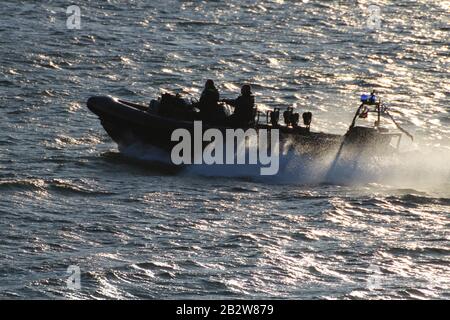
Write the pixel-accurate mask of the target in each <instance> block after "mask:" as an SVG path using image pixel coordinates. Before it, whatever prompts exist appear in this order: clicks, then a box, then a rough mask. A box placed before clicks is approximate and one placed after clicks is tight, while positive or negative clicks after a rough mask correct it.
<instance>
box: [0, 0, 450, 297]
mask: <svg viewBox="0 0 450 320" xmlns="http://www.w3.org/2000/svg"><path fill="white" fill-rule="evenodd" d="M76 3H77V4H78V5H79V7H80V9H81V29H80V30H70V29H68V28H67V26H66V19H67V14H66V8H67V6H68V5H69V4H68V2H66V1H39V2H37V1H36V2H34V1H33V2H31V1H9V0H6V1H2V5H1V6H0V16H1V17H2V18H1V19H0V45H1V46H0V110H1V112H0V117H1V118H0V130H1V134H0V203H1V206H0V214H1V219H0V297H1V298H80V299H90V298H114V299H130V298H171V299H172V298H249V299H252V298H290V299H310V298H312V299H316V298H320V299H335V298H344V299H347V298H349V299H360V298H387V299H392V298H400V299H416V298H418V299H427V298H428V299H429V298H435V299H436V298H437V299H448V298H450V247H449V228H450V220H449V218H450V167H449V166H448V163H449V161H450V139H449V138H450V129H449V123H450V115H449V110H450V104H449V95H450V94H449V92H450V80H449V73H448V70H449V69H450V66H449V62H450V57H449V39H450V34H449V33H450V32H449V31H450V29H449V13H450V8H449V5H450V3H449V1H438V0H436V1H428V0H421V1H406V0H403V1H378V2H377V4H378V5H379V7H380V12H381V15H380V20H379V22H380V24H376V26H375V29H374V28H373V27H374V26H373V21H372V24H368V18H370V17H369V16H370V13H369V11H368V6H369V5H370V4H372V3H371V2H370V1H282V0H279V1H234V0H232V1H170V0H169V1H139V0H136V1H129V2H127V3H126V4H125V3H124V2H123V1H102V2H101V3H100V2H97V1H76ZM70 4H72V3H70ZM375 21H376V20H375ZM207 78H213V79H215V80H216V83H217V84H218V86H219V88H220V90H221V93H222V94H223V96H227V97H232V96H234V95H236V93H237V92H238V89H239V86H240V85H241V84H242V83H243V82H249V83H251V84H252V85H253V90H254V91H255V94H256V96H257V103H258V106H259V107H260V108H262V109H264V108H272V107H278V106H281V107H283V106H284V107H285V106H288V105H294V106H295V107H296V108H297V109H298V110H299V111H312V112H313V114H314V118H313V130H315V131H326V132H334V133H344V132H345V130H346V128H347V126H348V124H349V122H350V121H351V118H352V115H353V112H354V110H355V108H356V107H357V104H358V100H357V99H358V96H359V94H361V93H364V92H368V91H370V90H371V89H372V88H374V89H377V90H378V91H379V92H380V93H381V95H382V97H383V99H385V100H386V101H388V102H389V103H390V106H391V110H393V112H395V115H396V117H397V119H398V120H399V122H400V123H401V124H402V125H403V126H404V127H405V128H407V129H408V130H409V131H411V132H412V133H413V134H414V135H415V141H414V143H411V142H408V141H407V140H406V139H405V140H404V143H403V144H402V153H401V154H400V155H398V156H396V157H394V158H390V159H380V160H379V161H377V162H375V163H367V162H362V163H357V161H356V160H355V162H353V163H349V164H348V167H346V166H345V165H343V166H340V167H339V170H337V172H335V173H334V177H333V183H323V182H324V181H322V180H321V178H320V177H321V175H320V174H317V172H321V169H323V168H316V167H315V170H310V168H309V167H308V165H309V164H308V163H307V161H306V160H305V159H302V158H298V157H295V156H293V157H289V159H287V160H286V161H288V165H286V166H285V167H284V169H283V172H281V173H280V174H279V175H278V176H277V177H266V178H263V179H262V178H261V177H256V176H255V177H241V176H240V175H239V174H238V175H236V172H239V170H238V169H239V168H235V167H232V168H231V169H230V168H229V167H227V168H218V169H217V170H211V169H210V168H208V167H200V168H198V167H197V168H192V169H190V170H186V171H184V172H179V173H173V172H167V171H166V170H164V169H162V168H161V167H159V166H155V165H153V164H151V163H149V162H148V161H147V160H149V159H153V157H155V156H157V155H155V153H154V152H153V151H152V150H148V149H143V148H138V149H137V150H136V149H134V150H126V152H125V153H120V152H119V151H118V148H117V146H116V145H115V144H114V143H113V142H112V141H111V139H110V138H109V137H108V136H107V135H106V134H105V132H104V130H103V129H102V127H101V126H100V123H99V121H98V119H97V118H96V117H95V115H93V114H91V113H90V112H89V111H88V110H87V109H86V108H85V101H86V100H87V98H88V97H89V96H91V95H96V94H101V95H105V94H109V95H114V96H118V97H121V98H124V99H127V100H132V101H137V102H143V103H147V102H148V101H149V100H150V99H152V98H154V97H156V96H157V95H158V94H159V93H160V90H161V89H170V90H176V91H179V92H183V93H184V94H185V95H192V96H197V95H198V94H199V92H200V90H201V87H202V85H203V82H204V80H205V79H207ZM317 167H320V164H318V165H317ZM305 168H306V169H305ZM70 265H75V266H78V267H79V268H80V274H81V277H80V279H81V283H80V284H81V288H80V289H79V290H78V289H76V288H68V286H67V283H66V281H67V279H68V274H67V273H66V271H67V268H68V267H69V266H70Z"/></svg>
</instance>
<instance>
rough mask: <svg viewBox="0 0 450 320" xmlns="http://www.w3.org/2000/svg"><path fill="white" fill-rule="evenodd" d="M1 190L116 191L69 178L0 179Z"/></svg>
mask: <svg viewBox="0 0 450 320" xmlns="http://www.w3.org/2000/svg"><path fill="white" fill-rule="evenodd" d="M0 190H2V191H41V192H42V191H54V192H57V193H59V194H64V195H71V194H74V195H85V196H97V195H112V194H114V193H111V192H108V191H103V190H95V189H92V188H88V187H85V186H81V185H79V184H76V183H74V182H71V181H68V180H60V179H50V180H44V179H39V178H28V179H8V180H0Z"/></svg>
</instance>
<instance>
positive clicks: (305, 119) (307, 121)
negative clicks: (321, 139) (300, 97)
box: [302, 112, 312, 131]
mask: <svg viewBox="0 0 450 320" xmlns="http://www.w3.org/2000/svg"><path fill="white" fill-rule="evenodd" d="M302 118H303V124H304V125H305V127H306V129H308V131H309V127H310V126H311V121H312V113H311V112H303V114H302Z"/></svg>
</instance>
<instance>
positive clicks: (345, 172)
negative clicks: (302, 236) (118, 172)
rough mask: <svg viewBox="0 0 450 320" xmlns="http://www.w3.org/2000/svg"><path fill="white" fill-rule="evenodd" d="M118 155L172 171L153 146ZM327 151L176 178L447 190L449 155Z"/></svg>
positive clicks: (189, 171) (288, 153)
mask: <svg viewBox="0 0 450 320" xmlns="http://www.w3.org/2000/svg"><path fill="white" fill-rule="evenodd" d="M119 150H120V152H121V153H122V154H123V155H125V156H126V157H130V158H132V159H135V160H139V161H141V162H145V163H146V164H148V165H149V166H152V165H155V164H157V165H158V166H161V165H163V166H167V167H173V165H172V164H171V159H170V154H168V153H167V152H164V151H163V150H161V149H158V148H156V147H154V146H149V145H144V144H142V143H135V144H133V145H130V146H127V147H120V148H119ZM335 157H336V153H335V151H331V152H329V153H327V154H323V155H322V156H321V157H320V158H312V157H311V156H309V155H307V154H298V153H297V152H295V151H294V150H293V149H291V148H285V150H282V152H281V153H280V164H279V172H278V173H277V174H276V175H273V176H261V175H260V168H261V166H260V165H248V164H247V165H241V164H233V165H230V164H223V165H206V164H201V165H187V166H185V167H184V168H183V169H182V170H181V171H179V172H177V174H181V175H187V176H206V177H230V178H246V179H251V180H253V181H256V182H263V183H277V184H280V183H281V184H284V183H286V184H303V185H320V184H331V185H363V184H369V183H380V184H383V185H388V186H392V187H413V188H415V189H417V188H418V189H426V190H429V189H439V188H447V189H448V185H449V181H450V166H448V163H449V161H450V151H449V150H446V149H436V148H434V149H428V148H425V147H423V148H417V149H416V150H413V151H407V152H399V153H396V154H394V155H389V156H369V155H366V156H362V155H359V156H353V157H348V156H347V157H342V158H340V159H338V160H337V162H336V163H335V164H334V165H333V162H334V161H335Z"/></svg>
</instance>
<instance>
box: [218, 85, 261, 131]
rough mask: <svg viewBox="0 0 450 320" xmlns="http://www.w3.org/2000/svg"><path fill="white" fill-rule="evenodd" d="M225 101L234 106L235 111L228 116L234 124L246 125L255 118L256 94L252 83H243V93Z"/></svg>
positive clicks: (238, 125)
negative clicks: (253, 92) (251, 85)
mask: <svg viewBox="0 0 450 320" xmlns="http://www.w3.org/2000/svg"><path fill="white" fill-rule="evenodd" d="M223 101H225V102H226V103H228V104H231V105H232V106H233V107H234V113H233V114H232V115H231V116H230V117H229V118H228V121H229V122H230V123H231V124H232V125H234V126H237V127H241V126H242V127H245V126H248V125H249V124H250V123H251V122H252V121H253V120H254V109H255V96H254V95H253V94H252V89H251V87H250V85H248V84H245V85H243V86H242V88H241V95H240V96H239V97H237V98H236V99H234V100H223Z"/></svg>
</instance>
